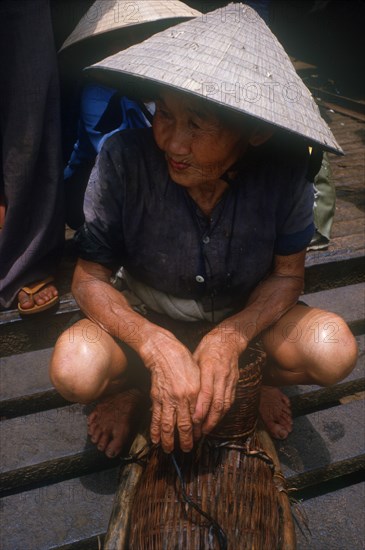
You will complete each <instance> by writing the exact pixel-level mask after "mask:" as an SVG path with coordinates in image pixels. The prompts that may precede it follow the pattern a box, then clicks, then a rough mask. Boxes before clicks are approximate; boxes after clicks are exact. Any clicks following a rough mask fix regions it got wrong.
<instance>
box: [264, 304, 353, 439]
mask: <svg viewBox="0 0 365 550" xmlns="http://www.w3.org/2000/svg"><path fill="white" fill-rule="evenodd" d="M263 343H264V347H265V350H266V352H267V354H268V364H267V369H266V371H265V373H264V384H266V385H265V386H264V387H263V392H262V399H261V407H260V410H261V415H262V416H263V419H264V422H265V423H266V425H267V427H268V429H269V431H270V432H271V433H272V435H274V437H279V438H284V437H286V436H287V435H288V433H289V432H290V431H291V415H290V404H289V400H288V398H287V397H286V396H284V394H282V393H281V392H280V390H278V389H277V387H278V386H289V385H294V384H318V385H319V386H329V385H332V384H336V383H337V382H339V381H340V380H342V379H343V378H345V377H346V376H347V375H348V374H350V372H351V371H352V369H353V368H354V366H355V364H356V359H357V345H356V341H355V338H354V337H353V335H352V333H351V331H350V329H349V328H348V326H347V324H346V323H345V322H344V320H343V319H341V317H338V316H337V315H335V314H334V313H330V312H327V311H322V310H320V309H317V308H309V307H306V306H303V305H297V306H295V307H294V308H292V309H291V310H290V311H289V312H288V313H287V314H285V315H284V316H283V317H282V318H281V319H280V320H279V321H278V322H277V323H276V324H275V325H274V326H273V327H271V328H270V329H269V330H268V331H267V332H266V333H265V335H264V337H263ZM275 386H276V387H275Z"/></svg>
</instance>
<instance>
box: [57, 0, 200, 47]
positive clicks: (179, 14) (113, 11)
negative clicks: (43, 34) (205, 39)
mask: <svg viewBox="0 0 365 550" xmlns="http://www.w3.org/2000/svg"><path fill="white" fill-rule="evenodd" d="M198 15H201V14H200V12H199V11H197V10H194V9H192V8H190V7H189V6H187V5H186V4H184V3H183V2H180V1H179V0H133V1H131V0H96V1H95V2H94V3H93V5H92V6H91V7H90V8H89V10H88V11H87V12H86V14H85V15H84V16H83V17H82V19H81V20H80V21H79V23H78V25H77V26H76V28H75V29H74V30H73V32H72V33H71V34H70V36H69V37H68V38H67V39H66V40H65V42H64V43H63V45H62V47H61V49H60V51H62V50H64V49H65V48H68V47H69V46H71V45H72V44H75V43H78V42H80V41H82V40H85V39H87V38H91V37H93V36H98V35H101V34H104V33H107V32H110V31H116V30H119V29H123V28H126V27H131V26H136V25H142V24H145V23H153V22H154V21H162V20H168V19H170V20H172V24H173V23H174V20H175V23H176V22H178V21H179V20H181V19H191V18H192V17H197V16H198Z"/></svg>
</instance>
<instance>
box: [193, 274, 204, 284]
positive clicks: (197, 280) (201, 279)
mask: <svg viewBox="0 0 365 550" xmlns="http://www.w3.org/2000/svg"><path fill="white" fill-rule="evenodd" d="M195 280H196V282H197V283H204V277H202V276H201V275H197V276H196V277H195Z"/></svg>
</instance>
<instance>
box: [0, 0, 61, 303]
mask: <svg viewBox="0 0 365 550" xmlns="http://www.w3.org/2000/svg"><path fill="white" fill-rule="evenodd" d="M60 137H61V136H60V117H59V89H58V77H57V65H56V54H55V48H54V42H53V34H52V26H51V20H50V12H49V5H48V0H31V1H30V0H15V1H14V0H1V2H0V138H1V172H0V194H1V195H3V196H4V197H5V201H6V205H7V210H6V217H5V224H4V228H3V229H2V230H1V231H0V305H1V306H2V307H9V306H10V305H11V303H12V301H13V300H14V298H15V297H16V294H17V293H18V291H19V290H20V288H21V287H22V286H24V285H27V284H29V283H31V282H33V281H37V280H39V279H41V278H43V277H45V276H48V275H50V274H52V273H53V272H54V270H55V266H56V259H57V258H58V256H59V254H60V250H61V248H62V244H63V240H64V227H65V226H64V213H63V185H62V183H63V182H62V159H61V141H60Z"/></svg>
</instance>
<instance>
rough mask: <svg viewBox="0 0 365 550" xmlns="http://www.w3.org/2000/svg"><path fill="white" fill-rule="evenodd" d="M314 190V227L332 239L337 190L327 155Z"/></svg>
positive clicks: (325, 154)
mask: <svg viewBox="0 0 365 550" xmlns="http://www.w3.org/2000/svg"><path fill="white" fill-rule="evenodd" d="M314 188H315V195H314V196H315V199H314V209H313V213H314V225H315V226H316V228H317V230H318V231H319V233H321V235H323V236H324V237H327V239H330V236H331V229H332V224H333V218H334V215H335V207H336V190H335V185H334V183H333V180H332V171H331V166H330V163H329V160H328V154H327V153H324V155H323V160H322V165H321V169H320V171H319V172H318V174H317V175H316V177H315V178H314Z"/></svg>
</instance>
